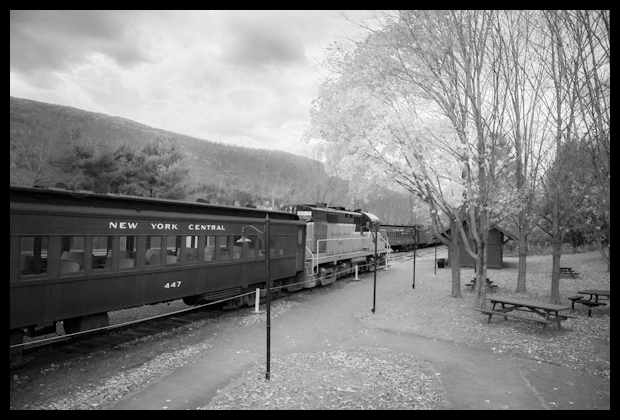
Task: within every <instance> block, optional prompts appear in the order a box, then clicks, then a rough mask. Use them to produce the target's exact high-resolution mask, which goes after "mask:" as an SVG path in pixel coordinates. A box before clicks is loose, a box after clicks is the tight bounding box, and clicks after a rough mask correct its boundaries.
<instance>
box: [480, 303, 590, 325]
mask: <svg viewBox="0 0 620 420" xmlns="http://www.w3.org/2000/svg"><path fill="white" fill-rule="evenodd" d="M474 310H476V311H479V312H482V313H483V314H488V315H489V320H488V322H489V323H491V317H492V316H493V315H501V316H503V317H508V316H509V317H512V318H517V319H523V320H525V321H534V322H538V323H539V324H542V326H543V329H544V328H545V327H546V326H547V325H549V324H553V323H557V324H558V329H560V323H561V322H562V321H566V320H567V319H568V318H578V316H577V315H570V314H561V315H558V316H554V317H549V318H546V319H545V318H540V319H539V318H532V317H529V316H524V315H519V314H513V313H506V312H503V311H502V310H501V309H499V310H496V311H492V310H490V309H481V308H474ZM505 319H507V318H505Z"/></svg>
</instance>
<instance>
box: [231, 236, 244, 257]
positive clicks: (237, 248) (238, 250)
mask: <svg viewBox="0 0 620 420" xmlns="http://www.w3.org/2000/svg"><path fill="white" fill-rule="evenodd" d="M239 239H241V235H237V236H233V237H232V243H233V253H232V256H233V260H239V259H241V257H242V254H243V252H242V251H243V244H240V243H237V241H238V240H239Z"/></svg>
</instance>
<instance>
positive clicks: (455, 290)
mask: <svg viewBox="0 0 620 420" xmlns="http://www.w3.org/2000/svg"><path fill="white" fill-rule="evenodd" d="M450 225H451V226H450V232H451V233H452V235H451V236H452V241H451V245H449V247H450V268H451V269H452V297H453V298H462V297H463V295H462V294H461V258H460V257H461V250H460V248H459V238H460V236H461V235H460V234H459V231H458V226H457V224H456V222H455V221H454V220H453V221H452V222H451V223H450Z"/></svg>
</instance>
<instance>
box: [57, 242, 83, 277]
mask: <svg viewBox="0 0 620 420" xmlns="http://www.w3.org/2000/svg"><path fill="white" fill-rule="evenodd" d="M84 239H85V238H84V236H63V237H61V250H62V255H61V256H60V273H61V274H66V273H79V272H83V271H84V243H85V242H84Z"/></svg>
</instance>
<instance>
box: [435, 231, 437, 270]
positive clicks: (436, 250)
mask: <svg viewBox="0 0 620 420" xmlns="http://www.w3.org/2000/svg"><path fill="white" fill-rule="evenodd" d="M435 274H437V238H435Z"/></svg>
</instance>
